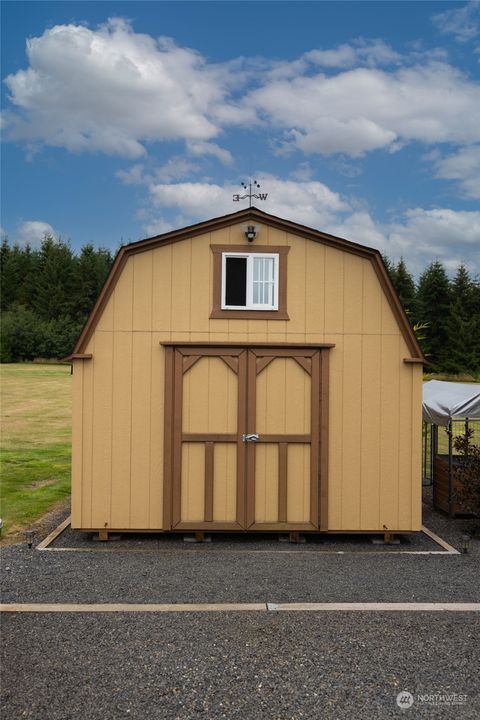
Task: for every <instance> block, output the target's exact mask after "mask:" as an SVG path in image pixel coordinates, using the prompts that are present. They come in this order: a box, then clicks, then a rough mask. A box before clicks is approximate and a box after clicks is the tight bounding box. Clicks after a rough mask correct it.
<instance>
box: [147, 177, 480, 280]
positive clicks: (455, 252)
mask: <svg viewBox="0 0 480 720" xmlns="http://www.w3.org/2000/svg"><path fill="white" fill-rule="evenodd" d="M257 179H258V181H259V182H260V185H261V191H262V192H263V191H264V190H265V191H266V192H268V199H267V201H266V202H260V201H255V203H256V205H257V207H260V208H261V209H264V210H265V211H266V212H268V213H270V214H272V215H277V216H279V217H283V218H286V219H289V220H293V221H294V222H298V223H300V224H302V225H307V226H309V227H313V228H317V229H318V230H322V231H324V232H328V233H331V234H333V235H337V236H339V237H343V238H345V239H347V240H351V241H352V242H356V243H360V244H362V245H367V246H369V247H373V248H376V249H378V250H380V252H382V253H384V254H386V255H388V256H389V257H390V258H391V259H392V260H394V261H395V262H397V261H398V260H399V259H400V257H403V258H404V259H405V261H406V263H407V266H408V267H409V269H410V270H411V271H412V272H414V273H416V274H418V273H420V272H422V271H423V270H424V269H425V267H426V266H427V265H429V264H430V263H431V262H432V259H439V260H440V261H441V262H443V263H444V265H445V267H446V268H447V269H448V270H451V271H454V270H455V269H456V267H457V266H458V265H459V263H460V262H464V263H465V265H466V266H467V267H468V268H469V269H470V270H471V271H472V272H473V273H478V271H479V268H480V212H473V211H456V210H452V209H450V208H434V209H424V208H410V209H408V210H406V211H405V212H404V213H403V214H402V215H401V216H400V217H399V218H398V219H397V220H396V221H394V222H389V223H382V222H379V221H377V220H376V219H375V218H374V217H372V215H371V214H370V213H369V212H368V210H367V209H365V208H361V207H360V208H357V207H356V203H355V202H354V201H352V200H349V199H347V198H345V197H343V196H342V195H340V194H339V193H336V192H334V191H333V190H331V189H330V188H328V187H327V186H326V185H324V184H323V183H320V182H316V181H313V180H305V181H303V182H302V181H300V182H294V181H290V180H281V179H279V178H277V177H274V176H272V175H266V174H261V175H259V176H258V178H257ZM149 191H150V196H151V202H152V205H153V209H152V211H151V212H150V215H149V217H148V222H147V223H146V224H145V226H144V227H145V230H146V232H147V233H149V234H156V233H158V232H165V231H166V230H169V229H171V227H172V225H170V224H169V223H167V222H166V221H165V220H164V215H168V214H169V211H171V210H172V209H173V210H175V211H177V212H179V213H181V215H179V216H178V217H177V219H176V222H175V223H174V224H173V227H182V226H184V225H188V224H191V223H193V222H197V221H200V220H206V219H208V218H211V217H216V216H220V215H224V214H227V213H230V212H235V210H240V209H242V208H244V207H247V201H244V202H242V203H234V202H232V196H233V194H234V193H237V192H238V191H239V188H238V186H237V185H233V184H231V183H226V184H224V185H218V184H214V183H210V184H209V183H200V182H199V183H194V182H190V183H174V184H161V183H152V184H151V185H150V187H149ZM158 211H160V213H161V215H160V218H159V219H157V218H156V217H155V213H156V212H158Z"/></svg>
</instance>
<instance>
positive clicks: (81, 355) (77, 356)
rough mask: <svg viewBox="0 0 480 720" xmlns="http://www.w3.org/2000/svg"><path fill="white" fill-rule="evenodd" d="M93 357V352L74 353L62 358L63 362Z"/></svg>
mask: <svg viewBox="0 0 480 720" xmlns="http://www.w3.org/2000/svg"><path fill="white" fill-rule="evenodd" d="M92 358H93V355H92V353H72V354H71V355H67V357H64V358H62V360H61V362H72V360H91V359H92Z"/></svg>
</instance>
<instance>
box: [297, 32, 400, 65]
mask: <svg viewBox="0 0 480 720" xmlns="http://www.w3.org/2000/svg"><path fill="white" fill-rule="evenodd" d="M303 57H304V58H305V59H306V60H308V61H309V62H311V63H313V64H315V65H321V66H323V67H334V68H350V67H354V66H356V65H366V66H368V67H375V66H376V65H389V64H391V63H398V62H400V60H401V59H402V58H401V55H400V54H399V53H397V52H396V51H395V50H393V49H392V48H391V47H390V46H389V45H387V44H386V43H385V42H384V41H383V40H366V39H363V38H359V39H358V40H356V41H355V42H354V43H352V44H351V45H349V44H343V45H338V46H337V47H336V48H333V49H332V50H311V51H310V52H308V53H305V55H304V56H303Z"/></svg>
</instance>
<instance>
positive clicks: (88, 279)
mask: <svg viewBox="0 0 480 720" xmlns="http://www.w3.org/2000/svg"><path fill="white" fill-rule="evenodd" d="M111 264H112V256H111V254H110V252H109V251H108V250H106V249H104V248H100V249H99V250H95V249H94V247H93V245H90V244H88V245H84V247H83V248H82V251H81V253H80V256H79V257H78V258H77V260H76V267H75V307H74V317H75V318H76V319H77V320H79V321H81V322H84V321H85V320H86V319H87V317H88V314H89V312H90V311H91V309H92V307H93V305H94V304H95V301H96V299H97V297H98V294H99V292H100V290H101V288H102V286H103V283H104V282H105V279H106V277H107V275H108V272H109V270H110V267H111Z"/></svg>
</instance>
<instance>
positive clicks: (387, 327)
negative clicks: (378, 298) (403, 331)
mask: <svg viewBox="0 0 480 720" xmlns="http://www.w3.org/2000/svg"><path fill="white" fill-rule="evenodd" d="M382 334H383V335H398V323H397V320H396V318H395V316H394V314H393V312H392V308H391V307H390V304H389V302H388V300H387V298H386V296H385V294H384V293H383V291H382Z"/></svg>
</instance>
